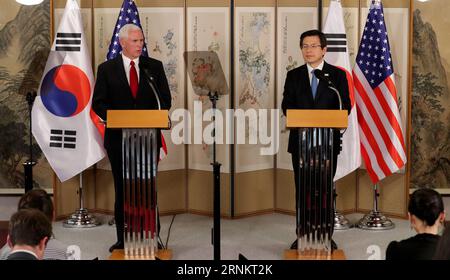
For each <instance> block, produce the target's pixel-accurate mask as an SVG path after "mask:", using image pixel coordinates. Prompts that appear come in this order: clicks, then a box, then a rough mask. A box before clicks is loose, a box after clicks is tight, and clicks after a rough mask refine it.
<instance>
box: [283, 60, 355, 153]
mask: <svg viewBox="0 0 450 280" xmlns="http://www.w3.org/2000/svg"><path fill="white" fill-rule="evenodd" d="M322 72H323V73H324V74H328V75H329V76H328V78H329V79H330V81H331V82H333V84H334V85H335V86H336V88H337V90H338V91H339V93H340V95H341V99H342V109H346V110H348V111H349V112H350V98H349V93H348V82H347V77H346V74H345V72H344V71H343V70H341V69H339V68H337V67H335V66H332V65H330V64H328V63H326V62H325V63H324V65H323V68H322ZM281 109H282V110H283V113H284V115H286V110H287V109H339V99H338V97H337V96H336V93H335V92H334V91H333V90H331V89H329V88H328V87H327V85H326V83H325V82H323V81H320V82H319V85H318V87H317V93H316V98H315V99H313V96H312V91H311V83H310V81H309V75H308V68H307V66H306V64H304V65H302V66H300V67H297V68H295V69H292V70H291V71H289V72H288V73H287V76H286V81H285V83H284V92H283V101H282V103H281ZM298 139H299V138H298V131H297V130H291V131H290V133H289V145H288V152H289V153H298V149H299V144H298V143H299V142H298ZM339 140H340V139H339V135H337V137H335V138H334V140H333V141H334V144H335V148H334V150H335V152H336V149H337V153H339V150H338V148H339Z"/></svg>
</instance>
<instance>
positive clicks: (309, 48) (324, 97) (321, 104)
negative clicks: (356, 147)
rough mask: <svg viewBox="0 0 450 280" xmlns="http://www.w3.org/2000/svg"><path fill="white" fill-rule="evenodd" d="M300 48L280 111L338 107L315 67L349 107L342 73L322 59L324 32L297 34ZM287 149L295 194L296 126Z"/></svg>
mask: <svg viewBox="0 0 450 280" xmlns="http://www.w3.org/2000/svg"><path fill="white" fill-rule="evenodd" d="M300 49H301V52H302V55H303V59H304V60H305V62H306V63H305V64H304V65H302V66H300V67H297V68H295V69H293V70H291V71H289V72H288V73H287V76H286V81H285V84H284V92H283V101H282V103H281V108H282V110H283V113H284V115H286V110H288V109H339V98H338V97H337V95H336V93H335V92H334V91H333V90H331V89H329V88H328V86H327V85H326V83H325V82H322V81H320V82H319V80H318V77H316V76H315V73H314V70H316V69H319V70H322V72H323V74H324V75H325V76H327V77H328V78H329V80H330V81H331V82H332V83H333V84H334V85H335V86H336V89H337V90H338V91H339V94H340V96H341V99H342V109H343V110H348V111H349V110H350V108H351V106H350V97H349V91H348V81H347V77H346V73H345V71H343V70H341V69H339V68H337V67H335V66H333V65H330V64H328V63H326V62H325V61H324V56H325V53H326V52H327V39H326V37H325V34H323V33H322V32H320V31H319V30H309V31H306V32H304V33H303V34H302V35H301V36H300ZM340 137H341V136H340V134H337V135H335V137H334V139H333V142H334V148H333V149H334V151H333V167H334V168H333V177H334V174H335V173H336V163H337V156H338V154H339V152H340ZM288 152H289V153H291V156H292V166H293V169H294V181H295V197H297V194H298V192H299V188H300V186H299V184H298V181H297V180H295V178H297V177H298V174H299V172H300V168H299V162H300V159H299V134H298V131H297V130H291V131H290V132H289V144H288ZM295 209H296V211H297V209H298V203H297V199H296V207H295ZM332 220H334V219H332ZM332 247H333V249H337V245H336V243H334V241H332ZM291 249H297V240H295V241H294V243H292V245H291Z"/></svg>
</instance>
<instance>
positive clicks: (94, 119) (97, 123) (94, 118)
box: [89, 108, 105, 138]
mask: <svg viewBox="0 0 450 280" xmlns="http://www.w3.org/2000/svg"><path fill="white" fill-rule="evenodd" d="M89 115H90V117H91V120H92V122H93V123H94V125H95V127H96V128H97V130H98V132H99V133H100V135H101V136H102V138H105V124H104V123H102V121H101V120H100V118H99V117H98V116H97V114H95V112H94V110H92V108H91V110H90V111H89Z"/></svg>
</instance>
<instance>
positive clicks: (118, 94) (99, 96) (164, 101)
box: [92, 55, 172, 151]
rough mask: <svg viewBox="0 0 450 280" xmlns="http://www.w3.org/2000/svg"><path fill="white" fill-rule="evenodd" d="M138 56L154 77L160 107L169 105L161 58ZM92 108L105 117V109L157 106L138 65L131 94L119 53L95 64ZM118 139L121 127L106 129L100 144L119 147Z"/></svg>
mask: <svg viewBox="0 0 450 280" xmlns="http://www.w3.org/2000/svg"><path fill="white" fill-rule="evenodd" d="M139 60H140V63H141V64H142V63H145V64H146V65H148V70H149V73H150V74H151V75H153V76H154V77H155V80H156V86H157V87H158V89H159V92H160V94H161V100H160V101H161V109H167V110H168V109H170V106H171V101H172V98H171V95H170V89H169V84H168V83H167V78H166V75H165V73H164V68H163V65H162V63H161V61H159V60H156V59H153V58H149V57H143V56H141V57H140V58H139ZM92 108H93V110H94V112H95V113H96V114H97V115H98V116H100V118H102V119H103V120H106V121H107V119H106V111H107V110H144V109H158V103H157V101H156V98H155V94H154V93H153V91H152V89H151V87H150V85H149V84H148V82H147V80H146V79H145V73H144V72H143V69H142V67H139V89H138V93H137V96H136V99H134V98H133V96H132V94H131V89H130V86H129V83H128V80H127V76H126V74H125V69H124V66H123V59H122V55H119V56H117V57H116V58H115V59H112V60H108V61H106V62H104V63H102V64H100V65H99V67H98V71H97V80H96V82H95V88H94V96H93V98H92ZM121 142H122V132H121V130H118V129H116V130H112V129H106V131H105V141H104V146H105V148H106V149H107V150H108V149H118V151H120V149H121ZM160 143H161V139H160V137H158V144H159V145H160Z"/></svg>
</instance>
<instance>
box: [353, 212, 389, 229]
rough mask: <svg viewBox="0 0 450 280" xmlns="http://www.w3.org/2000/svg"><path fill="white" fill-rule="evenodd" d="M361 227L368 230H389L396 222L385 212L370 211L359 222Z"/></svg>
mask: <svg viewBox="0 0 450 280" xmlns="http://www.w3.org/2000/svg"><path fill="white" fill-rule="evenodd" d="M357 226H358V228H360V229H367V230H388V229H393V228H394V227H395V225H394V223H393V222H392V221H391V220H389V219H388V218H386V216H384V215H383V214H381V213H380V212H378V211H374V210H372V211H370V213H369V214H367V215H365V216H364V217H363V218H362V219H361V220H359V222H358V224H357Z"/></svg>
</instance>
